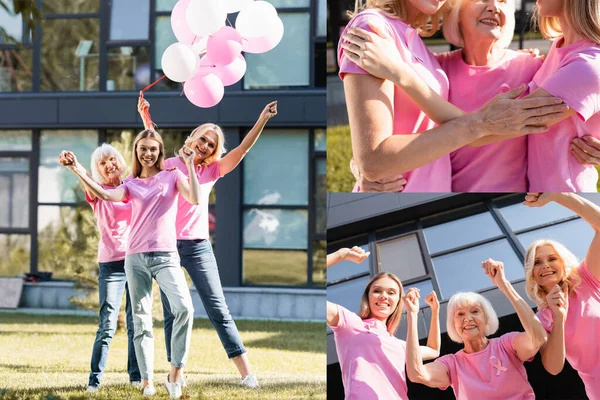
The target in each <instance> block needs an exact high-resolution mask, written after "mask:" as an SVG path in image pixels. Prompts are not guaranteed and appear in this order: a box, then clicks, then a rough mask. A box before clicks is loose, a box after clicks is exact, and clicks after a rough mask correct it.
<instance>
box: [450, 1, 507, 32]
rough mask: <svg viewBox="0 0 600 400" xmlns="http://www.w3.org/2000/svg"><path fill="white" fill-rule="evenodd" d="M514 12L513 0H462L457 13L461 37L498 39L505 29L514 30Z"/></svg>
mask: <svg viewBox="0 0 600 400" xmlns="http://www.w3.org/2000/svg"><path fill="white" fill-rule="evenodd" d="M514 13H515V9H514V0H464V1H463V2H462V5H461V8H460V13H459V26H460V31H461V33H462V37H463V38H464V39H465V40H467V38H473V37H477V38H487V39H490V40H494V41H497V40H500V39H501V38H502V34H503V32H505V30H506V29H509V30H514ZM512 33H513V32H510V35H511V36H512Z"/></svg>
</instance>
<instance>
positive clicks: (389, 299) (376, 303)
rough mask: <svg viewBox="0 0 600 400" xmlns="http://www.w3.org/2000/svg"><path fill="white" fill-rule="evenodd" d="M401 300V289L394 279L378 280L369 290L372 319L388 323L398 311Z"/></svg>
mask: <svg viewBox="0 0 600 400" xmlns="http://www.w3.org/2000/svg"><path fill="white" fill-rule="evenodd" d="M399 300H400V287H399V286H398V284H397V283H396V281H394V280H393V279H392V278H389V277H383V278H380V279H377V280H376V281H375V282H373V284H372V285H371V288H370V289H369V309H370V310H371V315H370V318H377V319H378V320H380V321H386V320H387V318H388V317H389V316H390V315H391V314H392V313H393V312H394V311H395V310H396V307H397V306H398V301H399Z"/></svg>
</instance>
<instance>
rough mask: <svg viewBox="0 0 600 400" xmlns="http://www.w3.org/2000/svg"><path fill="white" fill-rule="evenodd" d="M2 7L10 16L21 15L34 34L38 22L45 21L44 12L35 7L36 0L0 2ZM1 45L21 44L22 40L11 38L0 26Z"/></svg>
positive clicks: (5, 0) (0, 0) (2, 0)
mask: <svg viewBox="0 0 600 400" xmlns="http://www.w3.org/2000/svg"><path fill="white" fill-rule="evenodd" d="M0 7H2V8H3V9H4V10H6V12H8V13H9V14H14V15H21V17H22V18H23V22H25V25H26V26H27V29H29V30H31V31H32V32H33V31H34V30H35V24H36V22H41V21H42V20H43V19H44V16H43V14H42V12H41V11H40V10H39V9H38V8H37V6H36V5H35V0H12V1H11V0H0ZM0 39H1V40H0V43H2V42H4V43H14V44H19V43H20V42H21V40H20V39H16V38H13V37H12V36H10V35H9V34H8V33H6V31H5V30H4V28H3V27H2V26H0Z"/></svg>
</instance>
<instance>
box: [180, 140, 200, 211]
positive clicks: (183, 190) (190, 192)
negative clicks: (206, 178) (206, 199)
mask: <svg viewBox="0 0 600 400" xmlns="http://www.w3.org/2000/svg"><path fill="white" fill-rule="evenodd" d="M179 154H180V155H181V157H183V161H184V163H185V166H186V167H187V171H188V176H189V179H188V180H181V181H179V183H178V184H177V190H179V193H180V194H181V195H182V196H183V198H184V199H185V200H186V201H187V202H188V203H190V204H194V205H198V204H199V203H200V197H201V196H200V182H198V175H196V170H195V168H194V156H195V155H196V153H195V152H194V150H192V149H190V148H189V147H187V146H183V147H182V149H181V151H180V152H179Z"/></svg>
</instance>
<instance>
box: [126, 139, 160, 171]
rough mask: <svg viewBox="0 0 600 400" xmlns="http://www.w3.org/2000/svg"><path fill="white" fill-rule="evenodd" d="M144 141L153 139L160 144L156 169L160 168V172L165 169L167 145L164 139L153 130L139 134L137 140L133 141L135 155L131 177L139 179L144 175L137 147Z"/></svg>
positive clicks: (133, 155)
mask: <svg viewBox="0 0 600 400" xmlns="http://www.w3.org/2000/svg"><path fill="white" fill-rule="evenodd" d="M142 139H152V140H156V141H157V142H158V144H159V146H158V148H159V153H158V159H157V160H156V164H154V165H155V166H156V168H158V170H159V171H162V170H163V169H165V145H164V144H163V140H162V137H161V136H160V133H158V132H156V131H155V130H153V129H145V130H143V131H141V132H140V133H138V135H137V136H136V137H135V140H134V141H133V154H132V156H131V158H132V160H131V175H133V177H134V178H137V177H139V176H140V174H141V173H142V164H140V160H138V157H137V145H138V143H139V141H140V140H142Z"/></svg>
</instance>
